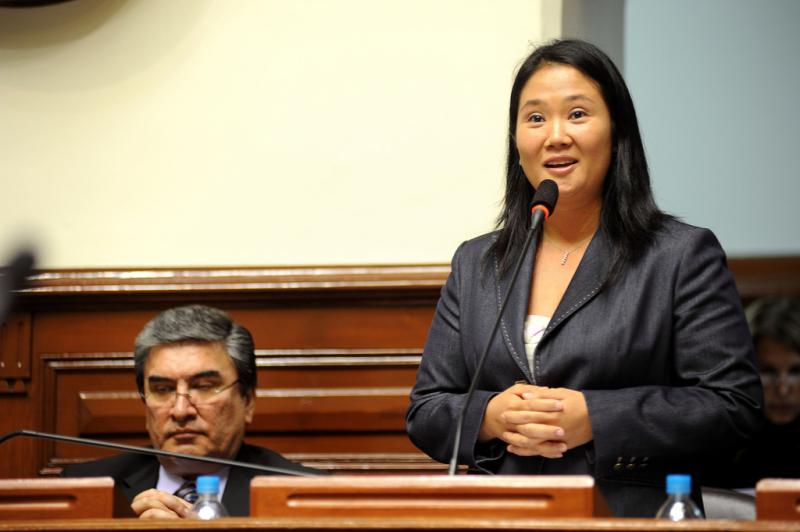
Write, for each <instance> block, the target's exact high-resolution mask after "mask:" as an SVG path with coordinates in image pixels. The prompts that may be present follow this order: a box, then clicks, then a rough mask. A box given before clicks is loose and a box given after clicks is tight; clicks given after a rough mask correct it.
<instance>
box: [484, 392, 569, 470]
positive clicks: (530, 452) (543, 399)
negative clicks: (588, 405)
mask: <svg viewBox="0 0 800 532" xmlns="http://www.w3.org/2000/svg"><path fill="white" fill-rule="evenodd" d="M548 390H549V388H543V387H540V386H532V385H530V384H515V385H514V386H512V387H510V388H507V389H506V390H504V391H503V392H501V393H499V394H497V395H495V396H494V397H493V398H492V399H491V400H490V401H489V404H488V405H487V406H486V413H485V414H484V416H483V422H482V423H481V429H480V432H479V434H478V441H480V442H487V441H489V440H493V439H499V440H502V441H504V442H506V443H507V444H508V451H509V452H511V453H514V454H517V455H520V456H543V457H545V458H561V457H562V456H563V453H564V452H565V451H566V450H567V444H566V443H565V442H564V439H563V438H564V430H563V428H561V427H559V426H557V425H554V424H553V423H555V421H556V420H557V419H558V415H559V414H558V413H559V412H561V411H562V410H563V404H562V402H561V401H560V400H559V399H555V398H553V397H550V396H548V393H547V391H548ZM522 394H527V395H526V397H527V398H523V397H522ZM511 411H525V412H527V413H528V415H526V416H525V417H526V418H527V419H528V422H526V423H524V424H519V425H517V424H513V423H510V422H508V421H507V420H506V413H507V412H511Z"/></svg>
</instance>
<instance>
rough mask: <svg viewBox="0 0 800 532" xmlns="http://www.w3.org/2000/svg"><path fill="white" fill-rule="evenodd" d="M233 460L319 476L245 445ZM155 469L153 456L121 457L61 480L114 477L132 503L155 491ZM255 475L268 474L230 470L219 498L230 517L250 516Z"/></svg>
mask: <svg viewBox="0 0 800 532" xmlns="http://www.w3.org/2000/svg"><path fill="white" fill-rule="evenodd" d="M235 460H236V461H239V462H249V463H253V464H260V465H266V466H271V467H280V468H283V469H289V470H291V471H297V472H300V473H310V474H313V475H320V474H322V472H320V471H317V470H314V469H310V468H307V467H304V466H301V465H299V464H296V463H294V462H291V461H289V460H287V459H286V458H284V457H283V456H281V455H279V454H278V453H276V452H275V451H271V450H269V449H265V448H264V447H256V446H254V445H247V444H244V443H243V444H242V447H241V448H240V449H239V453H238V454H237V455H236V458H235ZM158 467H159V463H158V460H157V459H156V457H155V456H148V455H144V454H123V455H119V456H112V457H110V458H103V459H101V460H94V461H92V462H85V463H83V464H75V465H70V466H67V467H65V468H64V471H63V472H62V473H61V476H63V477H105V476H110V477H113V478H114V481H115V482H116V483H117V484H118V485H119V486H121V487H122V491H123V492H124V493H125V496H126V497H127V498H128V500H129V501H133V498H134V497H136V495H138V494H139V493H141V492H143V491H145V490H147V489H150V488H155V487H156V483H157V482H158ZM257 475H269V473H266V472H264V471H257V470H255V469H244V468H241V467H231V468H230V472H229V474H228V482H227V484H226V485H225V493H223V494H222V504H223V505H224V506H225V509H227V510H228V514H229V515H231V516H242V517H244V516H248V515H250V481H251V480H252V479H253V477H255V476H257Z"/></svg>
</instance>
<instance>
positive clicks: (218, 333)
mask: <svg viewBox="0 0 800 532" xmlns="http://www.w3.org/2000/svg"><path fill="white" fill-rule="evenodd" d="M191 342H198V343H216V342H219V343H222V344H223V345H224V346H225V350H226V351H227V353H228V356H229V357H231V359H233V363H234V365H235V366H236V373H237V375H238V377H239V382H240V384H239V391H240V392H241V394H242V395H247V394H248V393H249V392H250V391H253V390H255V387H256V354H255V347H254V344H253V337H252V335H251V334H250V331H248V330H247V329H245V328H244V327H242V326H241V325H239V324H238V323H236V322H234V321H233V320H232V319H231V318H230V317H229V316H228V315H227V314H225V313H224V312H222V311H221V310H217V309H215V308H212V307H207V306H205V305H189V306H185V307H176V308H171V309H169V310H165V311H164V312H162V313H161V314H159V315H158V316H156V317H155V318H153V319H152V320H150V321H149V322H148V323H147V325H145V326H144V329H142V332H140V333H139V336H137V337H136V346H135V348H134V352H133V366H134V370H135V372H136V385H137V386H138V387H139V392H140V393H144V364H145V362H146V361H147V357H148V355H149V354H150V350H151V349H153V348H154V347H158V346H162V345H169V344H181V343H191Z"/></svg>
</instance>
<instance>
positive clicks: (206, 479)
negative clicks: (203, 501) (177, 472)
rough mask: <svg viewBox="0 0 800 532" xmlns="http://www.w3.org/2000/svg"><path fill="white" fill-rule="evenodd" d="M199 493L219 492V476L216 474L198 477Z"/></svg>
mask: <svg viewBox="0 0 800 532" xmlns="http://www.w3.org/2000/svg"><path fill="white" fill-rule="evenodd" d="M197 493H219V477H218V476H216V475H205V476H200V477H197Z"/></svg>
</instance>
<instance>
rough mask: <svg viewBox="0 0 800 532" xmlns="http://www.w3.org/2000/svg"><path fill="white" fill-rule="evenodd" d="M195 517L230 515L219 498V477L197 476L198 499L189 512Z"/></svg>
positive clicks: (210, 517)
mask: <svg viewBox="0 0 800 532" xmlns="http://www.w3.org/2000/svg"><path fill="white" fill-rule="evenodd" d="M189 515H190V516H191V517H192V518H194V519H202V520H204V521H208V520H209V519H219V518H220V517H228V512H227V511H226V510H225V507H224V506H223V505H222V501H220V500H219V477H217V476H212V475H208V476H201V477H197V500H196V501H195V503H194V506H192V511H191V513H190V514H189Z"/></svg>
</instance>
